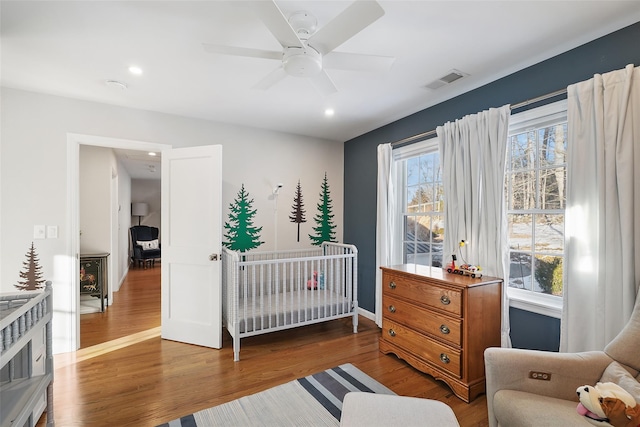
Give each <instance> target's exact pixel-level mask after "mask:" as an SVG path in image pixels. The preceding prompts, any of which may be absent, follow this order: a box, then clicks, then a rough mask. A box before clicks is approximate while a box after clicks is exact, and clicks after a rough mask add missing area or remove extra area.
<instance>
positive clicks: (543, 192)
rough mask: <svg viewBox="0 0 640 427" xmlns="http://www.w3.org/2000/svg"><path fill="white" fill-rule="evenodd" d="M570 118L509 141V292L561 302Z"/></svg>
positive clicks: (513, 136) (516, 134)
mask: <svg viewBox="0 0 640 427" xmlns="http://www.w3.org/2000/svg"><path fill="white" fill-rule="evenodd" d="M566 136H567V123H566V118H564V117H560V118H558V119H556V120H551V122H549V120H543V121H542V123H541V124H540V125H538V126H533V127H529V128H527V129H525V130H517V131H514V132H512V133H511V134H510V135H509V141H508V153H507V156H508V157H507V171H506V176H505V196H506V200H507V220H508V228H509V229H508V236H509V259H510V268H509V276H510V278H509V286H510V287H512V288H518V289H524V290H528V291H533V292H539V293H544V294H550V295H555V296H562V267H563V261H564V210H565V201H566V194H565V189H566V157H565V156H566V148H567V147H566Z"/></svg>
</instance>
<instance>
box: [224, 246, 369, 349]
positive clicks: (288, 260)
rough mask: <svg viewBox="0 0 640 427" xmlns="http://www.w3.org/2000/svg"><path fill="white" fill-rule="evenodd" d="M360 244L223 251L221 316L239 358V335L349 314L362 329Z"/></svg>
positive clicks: (270, 330) (302, 324)
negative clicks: (253, 250) (298, 248)
mask: <svg viewBox="0 0 640 427" xmlns="http://www.w3.org/2000/svg"><path fill="white" fill-rule="evenodd" d="M357 269H358V250H357V249H356V247H355V246H353V245H345V244H341V243H323V244H322V246H321V247H319V248H317V249H307V250H298V251H291V250H289V251H275V252H247V253H243V252H235V251H231V250H229V249H226V248H223V251H222V299H223V305H222V307H223V310H222V313H223V322H224V324H225V326H226V328H227V330H228V331H229V333H230V334H231V337H232V338H233V359H234V361H238V360H240V339H242V338H245V337H250V336H254V335H260V334H265V333H268V332H274V331H280V330H284V329H290V328H295V327H298V326H305V325H311V324H314V323H319V322H326V321H328V320H334V319H339V318H343V317H349V316H351V317H352V319H353V332H354V333H357V332H358V279H357V278H358V271H357Z"/></svg>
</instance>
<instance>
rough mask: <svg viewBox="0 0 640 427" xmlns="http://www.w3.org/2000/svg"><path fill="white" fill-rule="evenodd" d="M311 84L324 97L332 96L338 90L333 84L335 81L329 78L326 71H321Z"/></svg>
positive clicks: (312, 79)
mask: <svg viewBox="0 0 640 427" xmlns="http://www.w3.org/2000/svg"><path fill="white" fill-rule="evenodd" d="M311 83H313V85H314V86H315V87H316V89H318V90H319V91H320V93H322V94H323V95H325V96H326V95H331V94H332V93H336V92H337V91H338V88H337V87H336V85H335V84H333V80H331V77H329V74H327V72H326V71H324V70H322V71H320V74H318V75H317V76H315V77H312V78H311Z"/></svg>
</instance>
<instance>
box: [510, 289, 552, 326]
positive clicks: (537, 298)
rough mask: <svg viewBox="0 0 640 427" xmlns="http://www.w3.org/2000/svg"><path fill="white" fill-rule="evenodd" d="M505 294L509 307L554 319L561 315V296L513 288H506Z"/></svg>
mask: <svg viewBox="0 0 640 427" xmlns="http://www.w3.org/2000/svg"><path fill="white" fill-rule="evenodd" d="M507 295H508V297H509V306H510V307H513V308H518V309H520V310H525V311H530V312H532V313H537V314H541V315H543V316H549V317H555V318H556V319H560V318H561V317H562V298H560V297H554V296H551V295H546V294H538V293H535V292H530V291H523V290H520V289H514V288H507Z"/></svg>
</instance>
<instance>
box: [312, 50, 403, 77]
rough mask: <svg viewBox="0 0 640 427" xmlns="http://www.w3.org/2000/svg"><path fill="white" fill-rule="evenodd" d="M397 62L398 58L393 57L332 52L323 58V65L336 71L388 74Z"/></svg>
mask: <svg viewBox="0 0 640 427" xmlns="http://www.w3.org/2000/svg"><path fill="white" fill-rule="evenodd" d="M395 60H396V58H394V57H392V56H378V55H362V54H359V53H343V52H331V53H329V54H327V55H326V56H323V57H322V65H323V66H324V67H326V68H334V69H336V70H348V71H365V72H374V73H386V72H388V71H389V70H390V69H391V66H392V65H393V62H394V61H395Z"/></svg>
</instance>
